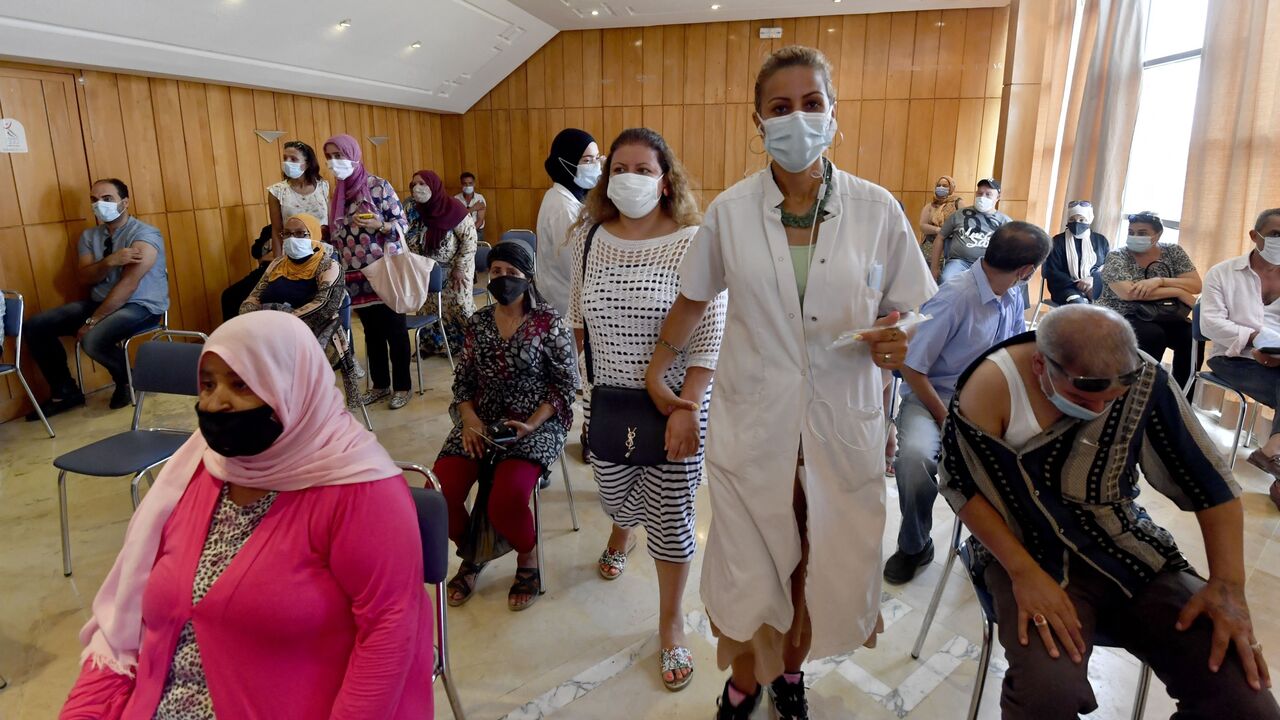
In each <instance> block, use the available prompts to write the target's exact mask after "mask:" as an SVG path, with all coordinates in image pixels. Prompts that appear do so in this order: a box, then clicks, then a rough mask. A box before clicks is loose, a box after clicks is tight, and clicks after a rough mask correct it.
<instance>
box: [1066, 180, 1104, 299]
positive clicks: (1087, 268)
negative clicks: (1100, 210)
mask: <svg viewBox="0 0 1280 720" xmlns="http://www.w3.org/2000/svg"><path fill="white" fill-rule="evenodd" d="M1072 215H1081V216H1083V217H1084V221H1085V222H1087V223H1090V224H1092V223H1093V206H1092V205H1085V204H1083V201H1080V200H1072V201H1071V202H1069V203H1067V214H1066V217H1067V218H1068V219H1070V218H1071V216H1072ZM1073 237H1074V238H1077V239H1079V240H1080V252H1076V244H1075V242H1073V240H1072V238H1073ZM1066 241H1067V242H1066V245H1067V272H1068V273H1070V274H1071V279H1072V280H1083V279H1086V278H1089V279H1092V278H1093V265H1094V263H1096V262H1098V255H1097V253H1095V252H1094V251H1093V237H1092V233H1090V232H1089V229H1088V228H1085V231H1084V232H1083V233H1081V234H1080V235H1076V234H1075V233H1073V232H1071V231H1070V230H1068V231H1067V237H1066Z"/></svg>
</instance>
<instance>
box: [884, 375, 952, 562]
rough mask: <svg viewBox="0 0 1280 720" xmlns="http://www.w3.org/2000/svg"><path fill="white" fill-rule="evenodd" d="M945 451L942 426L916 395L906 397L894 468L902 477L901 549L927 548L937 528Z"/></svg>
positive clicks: (900, 501)
mask: <svg viewBox="0 0 1280 720" xmlns="http://www.w3.org/2000/svg"><path fill="white" fill-rule="evenodd" d="M941 452H942V428H940V427H938V423H937V422H935V421H934V419H933V414H932V413H930V412H929V410H928V409H927V408H925V406H924V403H922V402H920V400H919V399H917V398H916V396H915V395H914V394H913V395H909V396H907V397H905V398H903V399H902V409H901V410H899V411H898V457H897V460H896V461H895V462H894V472H895V474H896V476H897V481H898V507H899V508H900V509H901V510H902V526H901V527H900V528H898V549H899V550H901V551H902V552H904V553H908V554H912V555H914V554H915V553H918V552H920V551H921V550H924V546H925V545H927V544H928V543H929V533H930V531H932V530H933V501H934V499H936V498H937V497H938V481H937V474H938V455H939V454H940V453H941Z"/></svg>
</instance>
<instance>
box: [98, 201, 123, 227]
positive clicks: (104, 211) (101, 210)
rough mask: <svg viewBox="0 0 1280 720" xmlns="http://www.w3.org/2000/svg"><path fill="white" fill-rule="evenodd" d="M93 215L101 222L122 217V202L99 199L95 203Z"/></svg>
mask: <svg viewBox="0 0 1280 720" xmlns="http://www.w3.org/2000/svg"><path fill="white" fill-rule="evenodd" d="M93 215H94V217H96V218H98V220H99V221H101V222H111V221H112V220H115V219H116V218H118V217H120V204H119V203H113V202H107V201H106V200H99V201H98V202H96V203H94V204H93Z"/></svg>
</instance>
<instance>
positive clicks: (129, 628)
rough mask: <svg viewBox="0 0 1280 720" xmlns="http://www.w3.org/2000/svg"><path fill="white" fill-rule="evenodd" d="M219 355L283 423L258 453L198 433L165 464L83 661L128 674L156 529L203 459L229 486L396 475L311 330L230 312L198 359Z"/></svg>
mask: <svg viewBox="0 0 1280 720" xmlns="http://www.w3.org/2000/svg"><path fill="white" fill-rule="evenodd" d="M208 353H216V354H217V355H218V357H220V358H222V359H223V360H224V361H225V362H226V363H227V365H229V366H230V367H231V369H232V370H234V371H235V372H236V373H237V374H238V375H239V376H240V377H241V379H243V380H244V382H245V383H246V384H247V385H248V386H249V388H250V389H252V390H253V391H254V393H256V394H257V395H258V397H260V398H262V399H263V400H264V401H265V402H266V403H267V405H270V406H271V407H272V408H273V409H274V410H275V414H276V417H277V418H278V419H279V420H280V422H281V423H282V424H283V425H284V432H283V433H282V434H281V435H280V438H279V439H277V440H276V442H275V443H274V444H273V445H272V446H271V447H269V448H267V450H265V451H264V452H262V453H260V454H258V455H253V456H248V457H223V456H222V455H219V454H218V453H216V452H214V451H213V450H211V449H210V448H209V445H208V443H206V442H205V440H204V437H203V436H202V435H201V434H200V433H199V431H197V432H196V433H194V434H193V435H192V436H191V439H190V440H188V441H187V442H186V443H184V444H183V445H182V447H181V448H179V449H178V452H176V453H175V454H174V456H173V458H172V459H171V460H169V462H168V463H166V464H165V466H164V469H163V470H161V471H160V476H159V477H158V478H157V479H156V483H155V486H154V487H152V488H151V490H150V491H148V492H147V496H146V497H145V498H144V499H143V501H142V504H140V505H139V506H138V509H137V510H136V511H135V512H134V513H133V519H131V520H130V521H129V529H128V530H127V531H126V533H125V537H124V546H123V547H122V548H121V550H120V554H119V555H117V556H116V562H115V565H113V566H112V568H111V572H110V573H109V574H108V575H107V579H106V581H104V582H103V584H102V588H101V589H100V590H98V595H97V596H96V597H95V598H94V600H93V617H92V618H91V619H90V620H89V622H88V623H86V624H85V626H84V628H83V629H82V630H81V631H80V642H81V643H83V644H84V646H85V648H84V652H83V653H82V655H81V662H84V661H85V660H87V659H90V658H92V660H93V662H94V666H95V667H109V668H111V669H112V670H114V671H116V672H118V673H120V674H123V675H132V674H133V668H134V666H136V665H137V662H138V649H139V646H140V645H141V643H142V596H143V591H144V590H145V589H146V585H147V578H148V577H149V576H150V575H151V567H152V565H153V564H154V563H155V559H156V552H157V550H158V549H159V547H160V534H161V531H162V530H163V528H164V525H165V523H166V522H167V521H168V519H169V516H170V515H171V514H172V513H173V509H174V507H175V506H176V505H177V504H178V501H179V500H180V499H181V498H182V495H183V493H185V492H186V489H187V485H188V484H189V483H190V482H191V479H192V477H193V476H194V475H195V472H196V470H197V469H198V468H199V466H200V463H201V462H204V465H205V467H206V468H208V470H209V472H210V473H211V474H212V475H213V476H214V477H217V478H219V479H221V480H224V481H227V482H233V483H235V484H237V485H243V486H245V487H251V488H258V489H262V490H277V491H281V492H290V491H295V490H305V489H307V488H311V487H318V486H322V485H347V484H352V483H362V482H371V481H374V480H381V479H383V478H388V477H394V476H396V475H399V474H400V470H399V468H397V467H396V465H395V463H394V462H392V460H391V457H390V456H389V455H387V451H386V450H385V449H383V447H382V446H381V445H380V444H378V440H377V438H376V437H374V435H373V433H371V432H369V431H367V430H365V428H364V426H363V425H361V424H360V423H359V422H357V421H356V419H355V418H354V417H352V416H351V413H349V412H347V409H346V406H345V404H344V402H343V399H342V393H341V392H340V391H339V390H338V388H337V387H336V386H335V384H334V375H333V370H332V369H331V368H330V367H329V363H328V361H327V360H326V359H325V356H324V351H323V350H321V348H320V346H319V345H318V344H316V338H315V335H314V334H313V333H312V332H311V330H310V329H308V328H307V326H306V324H304V323H303V322H302V321H301V320H299V319H298V318H296V317H294V316H293V315H291V314H289V313H283V312H276V311H272V310H267V311H263V312H256V313H251V314H249V315H241V316H239V317H235V318H232V319H230V320H228V321H227V322H225V323H223V324H222V326H220V327H219V328H218V329H217V330H215V331H214V332H213V334H212V335H211V336H210V337H209V342H208V343H206V344H205V346H204V351H203V352H202V353H201V355H200V358H201V361H203V359H204V357H205V355H206V354H208Z"/></svg>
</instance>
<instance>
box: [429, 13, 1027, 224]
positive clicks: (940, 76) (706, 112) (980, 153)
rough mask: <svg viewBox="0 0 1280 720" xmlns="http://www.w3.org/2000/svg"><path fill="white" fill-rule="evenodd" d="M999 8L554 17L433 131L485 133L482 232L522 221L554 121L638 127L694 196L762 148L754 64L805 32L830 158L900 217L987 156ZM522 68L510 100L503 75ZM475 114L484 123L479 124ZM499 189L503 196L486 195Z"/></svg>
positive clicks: (741, 169)
mask: <svg viewBox="0 0 1280 720" xmlns="http://www.w3.org/2000/svg"><path fill="white" fill-rule="evenodd" d="M1007 23H1008V12H1007V10H1005V9H998V10H994V11H993V10H991V9H979V10H964V9H961V10H945V11H937V10H934V11H925V12H901V13H880V14H875V15H832V16H827V17H810V18H799V19H788V18H778V19H772V20H757V21H749V22H748V21H742V22H728V23H706V24H692V25H664V26H652V27H646V28H624V29H605V30H590V31H566V32H562V33H560V34H559V35H557V36H556V39H555V40H554V41H553V42H552V43H549V44H548V45H547V46H546V47H544V48H543V49H542V50H540V51H538V52H537V53H534V55H533V56H532V57H530V58H529V60H528V61H527V62H526V63H525V65H524V67H523V68H522V70H517V71H516V72H515V73H514V74H513V75H512V77H511V78H510V79H509V80H508V81H505V82H504V83H503V84H502V85H501V86H500V87H499V88H497V89H495V90H494V92H492V93H490V96H489V97H486V99H485V100H483V101H481V102H479V103H477V104H476V106H475V107H474V108H472V110H470V111H469V112H468V113H467V114H466V115H465V116H464V120H462V121H461V122H453V121H450V119H449V118H445V119H444V132H443V134H444V136H445V139H444V143H445V145H446V146H448V145H460V146H461V147H462V148H463V149H462V155H463V156H464V157H467V158H469V157H470V156H471V147H472V139H471V137H472V135H471V129H470V128H471V127H472V123H474V124H475V127H476V132H475V136H476V138H477V143H478V153H479V154H481V155H483V153H484V148H485V143H484V142H483V138H485V137H492V138H493V140H494V142H493V143H492V151H493V152H494V153H496V154H495V155H494V156H493V163H492V166H493V171H492V173H490V172H481V171H478V174H480V175H481V177H480V180H479V183H480V185H481V187H482V188H484V192H485V193H486V194H487V196H488V197H489V198H490V207H491V208H493V212H491V213H490V218H491V219H490V225H489V228H490V230H491V231H492V232H493V234H497V233H500V232H501V231H502V230H503V229H504V228H505V227H508V226H507V225H506V223H507V222H508V221H510V222H515V223H517V224H518V225H520V226H526V227H531V226H533V225H535V224H536V218H535V217H525V216H524V215H523V213H524V212H525V211H526V210H525V209H526V204H525V201H524V199H523V198H524V194H522V193H524V192H525V191H533V192H532V193H531V199H530V201H529V203H528V205H527V207H528V211H529V212H531V213H535V214H536V213H537V210H538V204H539V200H540V198H541V194H542V191H543V189H545V188H546V187H548V185H549V182H550V181H549V179H548V178H547V177H546V173H545V172H544V171H543V168H542V162H543V159H544V158H545V157H546V154H547V149H548V147H549V145H550V143H551V139H552V137H553V136H554V135H555V134H556V133H557V132H559V131H560V130H561V129H563V128H565V127H580V128H582V129H584V130H586V131H588V132H590V133H591V134H592V135H593V136H594V137H595V138H596V140H597V142H598V144H599V145H600V148H601V151H602V152H607V151H608V147H609V144H610V143H611V142H612V140H613V139H614V137H616V136H617V133H618V132H620V131H622V130H623V129H625V128H628V127H634V126H638V125H644V126H646V127H649V128H652V129H653V130H655V131H657V132H659V133H660V134H662V136H663V137H664V138H666V140H667V143H668V144H669V145H670V146H671V148H672V150H674V151H675V152H676V154H677V155H679V156H680V158H681V160H682V162H683V163H684V164H685V166H686V168H687V169H688V171H689V174H690V176H691V177H692V178H693V181H694V183H695V185H696V189H697V191H698V195H699V197H700V198H702V200H703V201H704V202H706V201H709V200H710V199H711V198H713V197H715V196H716V195H717V194H719V192H721V191H722V190H724V189H725V188H727V187H729V186H731V185H733V184H734V183H735V182H738V181H739V180H741V179H742V178H744V177H745V176H747V175H749V174H750V173H752V172H754V171H756V170H758V169H759V168H761V167H763V166H764V164H765V162H766V160H767V156H766V155H764V153H763V148H762V143H761V141H760V139H759V135H758V132H757V131H756V128H755V124H754V122H753V114H754V108H753V105H752V103H753V101H754V87H755V77H756V73H757V72H758V70H759V68H760V65H761V63H762V62H763V61H764V60H765V58H766V57H767V56H768V54H769V53H771V52H773V51H775V50H777V49H779V48H781V47H784V46H786V45H791V44H794V43H801V44H809V45H816V46H817V47H818V48H819V49H820V50H822V51H823V53H824V54H826V56H827V59H828V61H829V62H830V63H831V65H832V69H833V74H834V77H833V78H832V80H833V83H834V85H835V89H836V97H837V101H838V105H837V111H836V116H837V119H838V121H839V126H840V133H839V136H838V137H837V140H836V142H835V144H834V145H833V146H832V150H831V156H832V158H833V159H834V160H835V161H836V163H837V164H838V165H839V166H840V167H842V168H844V169H847V170H850V171H852V172H856V173H859V174H861V175H863V176H864V177H866V178H868V179H871V180H874V181H877V182H879V183H881V184H883V185H885V186H886V187H887V188H888V189H889V191H890V192H892V193H893V194H894V196H895V197H898V198H900V199H902V200H903V201H904V202H905V203H906V204H907V205H908V211H909V214H910V215H911V216H912V217H915V213H917V212H918V211H919V207H917V206H918V205H919V204H922V203H924V202H927V201H928V199H929V197H931V193H932V191H933V183H934V180H935V179H936V177H937V176H938V175H940V174H948V175H955V176H956V179H957V182H959V183H961V184H962V187H963V186H965V184H967V187H969V189H970V190H971V189H972V186H973V183H974V182H975V181H976V179H977V177H978V176H979V175H983V174H986V173H989V172H990V167H991V166H992V165H993V164H994V157H995V141H996V137H997V132H998V123H999V107H1000V100H999V98H1000V93H1001V91H1002V87H1001V86H1000V84H999V83H998V82H997V83H996V84H991V79H992V78H993V77H994V75H993V73H995V72H996V70H997V69H998V68H996V66H997V65H1002V64H1003V52H1004V51H1003V45H1004V38H1003V36H1004V35H1005V34H1006V29H1007V28H1006V26H1007ZM761 27H780V28H782V32H783V37H782V39H781V40H761V39H760V38H759V29H760V28H761ZM557 52H558V53H560V56H561V57H560V60H558V61H557V60H555V59H554V56H555V55H556V53H557ZM557 63H559V65H560V69H559V71H558V72H557V70H556V68H555V67H553V66H554V65H556V64H557ZM521 72H523V73H524V76H525V78H526V84H527V97H526V99H525V101H524V103H523V104H521V103H520V102H519V101H518V91H515V92H513V90H512V88H516V87H518V86H519V83H520V81H519V77H520V73H521ZM996 74H998V73H996ZM556 76H559V77H561V78H562V79H563V82H564V92H563V96H564V97H563V98H562V99H560V100H558V101H557V100H556V98H554V97H552V95H551V94H549V93H548V92H546V91H545V89H544V88H543V87H539V86H538V83H537V81H536V79H535V78H539V77H540V78H543V79H544V83H543V85H549V83H550V80H548V79H551V78H555V77H556ZM575 84H580V85H581V95H582V101H581V102H579V101H578V99H577V97H578V90H577V89H571V86H573V85H575ZM961 97H963V98H965V102H964V103H963V108H962V103H961V102H960V101H959V98H961ZM939 98H944V99H945V100H946V101H945V102H944V101H939ZM490 105H492V106H493V107H499V106H501V107H502V109H503V110H504V111H505V110H509V111H510V116H509V119H507V120H503V121H502V122H506V123H508V124H509V127H510V130H509V131H507V130H500V129H498V128H497V126H496V125H497V123H498V122H499V121H498V120H497V119H496V117H497V113H496V112H495V113H490V112H489V111H488V110H487V108H488V107H490ZM601 106H603V107H601ZM992 108H994V114H993V110H992ZM490 115H493V116H494V118H495V119H494V123H495V127H494V128H493V130H492V134H491V135H490V134H488V133H486V131H485V130H484V129H482V128H481V125H482V124H483V123H485V122H486V118H487V117H489V116H490ZM993 118H994V119H993ZM526 124H527V130H526ZM454 128H456V129H457V131H456V132H455V131H454V130H453V129H454ZM507 133H509V134H507ZM526 134H527V139H526ZM447 152H452V151H450V150H448V149H446V153H447ZM504 153H505V154H506V155H507V156H508V157H506V158H503V157H500V156H501V155H502V154H504ZM468 162H470V160H468ZM508 162H510V172H509V173H508V171H507V163H508ZM480 165H481V167H482V169H483V165H484V163H483V162H482V163H480ZM525 168H527V171H526V170H525ZM984 168H985V170H984ZM508 175H509V176H510V182H511V184H510V185H508V184H506V182H505V181H507V179H508ZM449 182H450V183H452V180H449ZM508 190H509V191H511V192H510V194H508V193H507V192H503V191H508ZM508 198H509V199H510V202H514V203H515V204H516V206H515V207H507V208H502V209H498V205H499V204H500V203H506V202H508Z"/></svg>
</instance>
